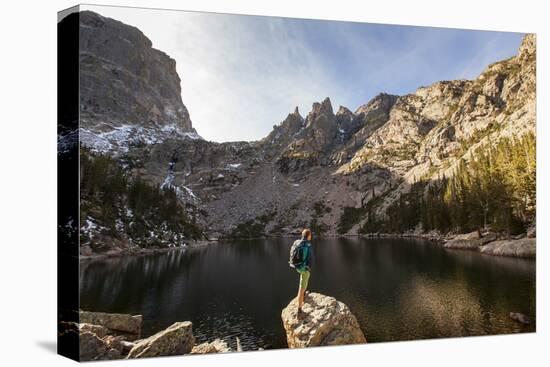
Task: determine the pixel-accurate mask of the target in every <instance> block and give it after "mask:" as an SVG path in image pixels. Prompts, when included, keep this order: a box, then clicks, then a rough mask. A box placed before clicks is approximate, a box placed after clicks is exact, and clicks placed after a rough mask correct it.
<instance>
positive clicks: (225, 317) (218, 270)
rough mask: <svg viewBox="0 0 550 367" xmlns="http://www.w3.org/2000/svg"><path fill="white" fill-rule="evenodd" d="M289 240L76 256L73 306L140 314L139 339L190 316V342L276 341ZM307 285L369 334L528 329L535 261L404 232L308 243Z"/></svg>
mask: <svg viewBox="0 0 550 367" xmlns="http://www.w3.org/2000/svg"><path fill="white" fill-rule="evenodd" d="M291 243H292V239H289V238H278V239H262V240H246V241H242V240H241V241H235V242H231V243H220V244H216V245H211V246H207V247H202V248H194V249H187V250H177V251H173V252H168V253H163V254H157V255H150V256H142V257H127V258H119V259H109V260H97V261H92V262H88V261H83V262H82V263H81V269H80V289H81V291H80V292H81V297H80V301H81V306H80V307H81V309H84V310H91V311H104V312H120V313H131V314H142V315H143V318H144V322H143V332H144V335H145V336H148V335H150V334H152V333H154V332H156V331H159V330H161V329H163V328H166V327H168V326H169V325H171V324H172V323H174V322H176V321H184V320H190V321H192V322H193V330H194V334H195V336H196V338H197V340H198V342H203V341H210V340H213V339H215V338H217V337H221V338H223V339H225V340H227V341H228V342H229V344H230V345H231V346H233V347H235V336H238V337H239V338H240V339H241V343H242V345H243V349H244V350H251V349H257V348H259V347H262V348H284V347H286V339H285V334H284V329H283V326H282V322H281V317H280V315H281V310H282V309H283V308H284V307H285V306H286V305H287V304H288V302H289V301H290V300H291V299H292V298H293V297H294V296H295V294H296V291H297V286H298V275H297V273H296V272H295V271H294V270H293V269H291V268H289V266H288V253H289V248H290V245H291ZM313 246H314V251H315V259H314V264H313V266H314V268H313V272H312V275H311V279H310V290H311V291H314V292H320V293H323V294H326V295H330V296H333V297H336V298H337V299H338V300H340V301H342V302H344V303H346V304H347V305H348V306H349V307H350V309H351V311H352V312H353V313H354V314H355V315H356V316H357V319H358V321H359V324H360V325H361V327H362V329H363V330H364V332H365V335H366V336H367V339H368V341H369V342H383V341H392V340H410V339H425V338H437V337H453V336H467V335H486V334H500V333H516V332H529V331H535V325H534V323H532V324H531V325H527V326H524V325H521V324H519V323H517V322H515V321H513V320H511V319H510V318H509V316H508V314H509V313H510V312H522V313H525V314H526V315H527V316H529V317H530V318H531V319H533V320H534V319H535V261H533V260H525V259H515V258H505V257H493V256H487V255H481V254H479V253H475V252H470V251H460V250H446V249H443V248H442V247H440V246H438V245H436V244H433V243H430V242H427V241H424V240H416V239H342V238H338V239H333V238H330V239H317V240H314V241H313Z"/></svg>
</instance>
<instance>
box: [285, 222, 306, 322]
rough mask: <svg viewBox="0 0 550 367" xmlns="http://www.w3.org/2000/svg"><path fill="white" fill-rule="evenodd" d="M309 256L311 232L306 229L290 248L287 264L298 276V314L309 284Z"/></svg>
mask: <svg viewBox="0 0 550 367" xmlns="http://www.w3.org/2000/svg"><path fill="white" fill-rule="evenodd" d="M311 256H312V249H311V230H309V229H307V228H306V229H304V230H303V231H302V238H301V239H299V240H296V241H294V243H293V244H292V247H291V248H290V261H289V264H290V266H291V267H293V268H295V269H296V271H297V272H298V274H300V286H299V288H298V314H300V313H301V312H302V306H303V304H304V296H305V292H306V289H307V285H308V282H309V276H310V271H311Z"/></svg>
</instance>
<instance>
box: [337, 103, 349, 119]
mask: <svg viewBox="0 0 550 367" xmlns="http://www.w3.org/2000/svg"><path fill="white" fill-rule="evenodd" d="M339 115H344V116H353V112H351V111H350V110H349V108H347V107H345V106H342V105H341V106H340V107H338V111H337V112H336V116H339Z"/></svg>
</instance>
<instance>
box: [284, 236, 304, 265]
mask: <svg viewBox="0 0 550 367" xmlns="http://www.w3.org/2000/svg"><path fill="white" fill-rule="evenodd" d="M305 247H306V241H305V240H303V239H302V240H296V241H294V243H293V244H292V246H291V247H290V259H289V260H288V264H289V265H290V267H291V268H295V269H300V268H301V267H302V265H303V262H304V250H305Z"/></svg>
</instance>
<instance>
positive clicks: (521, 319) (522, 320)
mask: <svg viewBox="0 0 550 367" xmlns="http://www.w3.org/2000/svg"><path fill="white" fill-rule="evenodd" d="M510 318H511V319H512V320H515V321H517V322H520V323H522V324H524V325H528V324H530V323H531V320H530V319H529V318H528V317H527V316H525V315H524V314H522V313H520V312H510Z"/></svg>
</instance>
